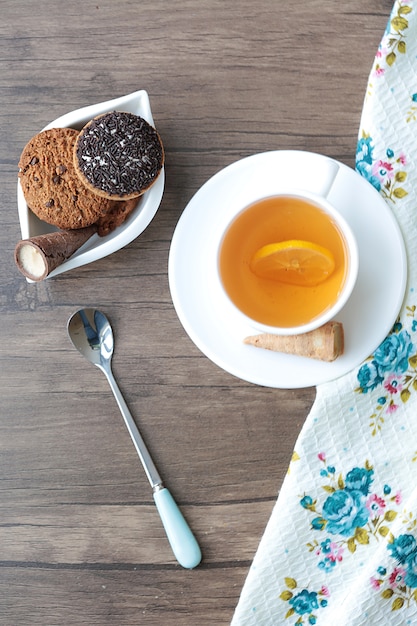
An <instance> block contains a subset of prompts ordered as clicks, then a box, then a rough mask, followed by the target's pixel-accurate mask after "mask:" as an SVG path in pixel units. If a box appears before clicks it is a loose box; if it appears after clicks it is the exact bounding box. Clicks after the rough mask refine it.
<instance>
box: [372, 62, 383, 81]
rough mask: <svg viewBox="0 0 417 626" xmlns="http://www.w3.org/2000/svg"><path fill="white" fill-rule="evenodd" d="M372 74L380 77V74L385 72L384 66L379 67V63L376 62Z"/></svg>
mask: <svg viewBox="0 0 417 626" xmlns="http://www.w3.org/2000/svg"><path fill="white" fill-rule="evenodd" d="M372 74H373V76H375V77H376V78H380V77H381V76H383V75H384V74H385V68H384V67H381V66H380V65H379V63H377V64H376V65H375V69H374V71H373V72H372Z"/></svg>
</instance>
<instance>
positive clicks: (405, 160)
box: [397, 152, 407, 165]
mask: <svg viewBox="0 0 417 626" xmlns="http://www.w3.org/2000/svg"><path fill="white" fill-rule="evenodd" d="M397 161H398V163H401V165H405V164H406V163H407V158H406V156H405V154H404V152H401V154H400V156H399V157H398V159H397Z"/></svg>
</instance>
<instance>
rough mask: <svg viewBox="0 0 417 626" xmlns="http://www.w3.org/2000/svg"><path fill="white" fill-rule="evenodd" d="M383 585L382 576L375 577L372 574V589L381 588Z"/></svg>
mask: <svg viewBox="0 0 417 626" xmlns="http://www.w3.org/2000/svg"><path fill="white" fill-rule="evenodd" d="M381 585H382V580H381V579H380V578H375V576H371V587H372V589H377V590H378V589H379V588H380V586H381Z"/></svg>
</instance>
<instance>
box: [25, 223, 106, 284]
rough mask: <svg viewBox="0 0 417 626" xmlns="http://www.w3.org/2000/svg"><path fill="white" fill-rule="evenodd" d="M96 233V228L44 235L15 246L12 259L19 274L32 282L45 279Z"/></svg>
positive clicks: (90, 227) (89, 227)
mask: <svg viewBox="0 0 417 626" xmlns="http://www.w3.org/2000/svg"><path fill="white" fill-rule="evenodd" d="M96 232H97V226H95V225H93V226H87V227H86V228H79V229H76V230H62V231H56V232H53V233H46V234H44V235H39V236H38V237H31V238H30V239H22V240H21V241H19V242H18V243H17V244H16V247H15V252H14V258H15V262H16V265H17V267H18V268H19V270H20V271H21V273H22V274H23V275H24V276H26V278H30V279H31V280H34V281H41V280H43V279H44V278H46V277H47V276H48V275H49V274H50V273H51V272H52V270H54V269H55V268H56V267H58V266H59V265H61V264H62V263H63V262H64V261H66V260H67V259H69V257H70V256H71V255H72V254H74V252H75V251H76V250H78V249H79V248H81V246H82V245H83V244H84V243H85V242H86V241H87V240H88V239H90V237H91V236H92V235H94V233H96Z"/></svg>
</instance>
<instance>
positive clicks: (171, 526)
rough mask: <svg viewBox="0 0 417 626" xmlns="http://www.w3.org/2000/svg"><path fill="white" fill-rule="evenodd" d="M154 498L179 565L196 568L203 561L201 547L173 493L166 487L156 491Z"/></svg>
mask: <svg viewBox="0 0 417 626" xmlns="http://www.w3.org/2000/svg"><path fill="white" fill-rule="evenodd" d="M153 498H154V500H155V504H156V508H157V509H158V513H159V515H160V518H161V520H162V524H163V526H164V528H165V532H166V534H167V537H168V541H169V543H170V544H171V548H172V551H173V553H174V554H175V557H176V559H177V561H178V563H179V564H180V565H182V566H183V567H185V568H187V569H192V568H193V567H196V566H197V565H198V564H199V563H200V561H201V550H200V547H199V545H198V543H197V541H196V539H195V537H194V535H193V533H192V531H191V529H190V527H189V526H188V524H187V522H186V521H185V519H184V517H183V515H182V513H181V511H180V509H179V508H178V505H177V503H176V502H175V500H174V498H173V497H172V495H171V493H170V492H169V491H168V489H167V488H166V487H163V488H162V489H155V491H154V493H153Z"/></svg>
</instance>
